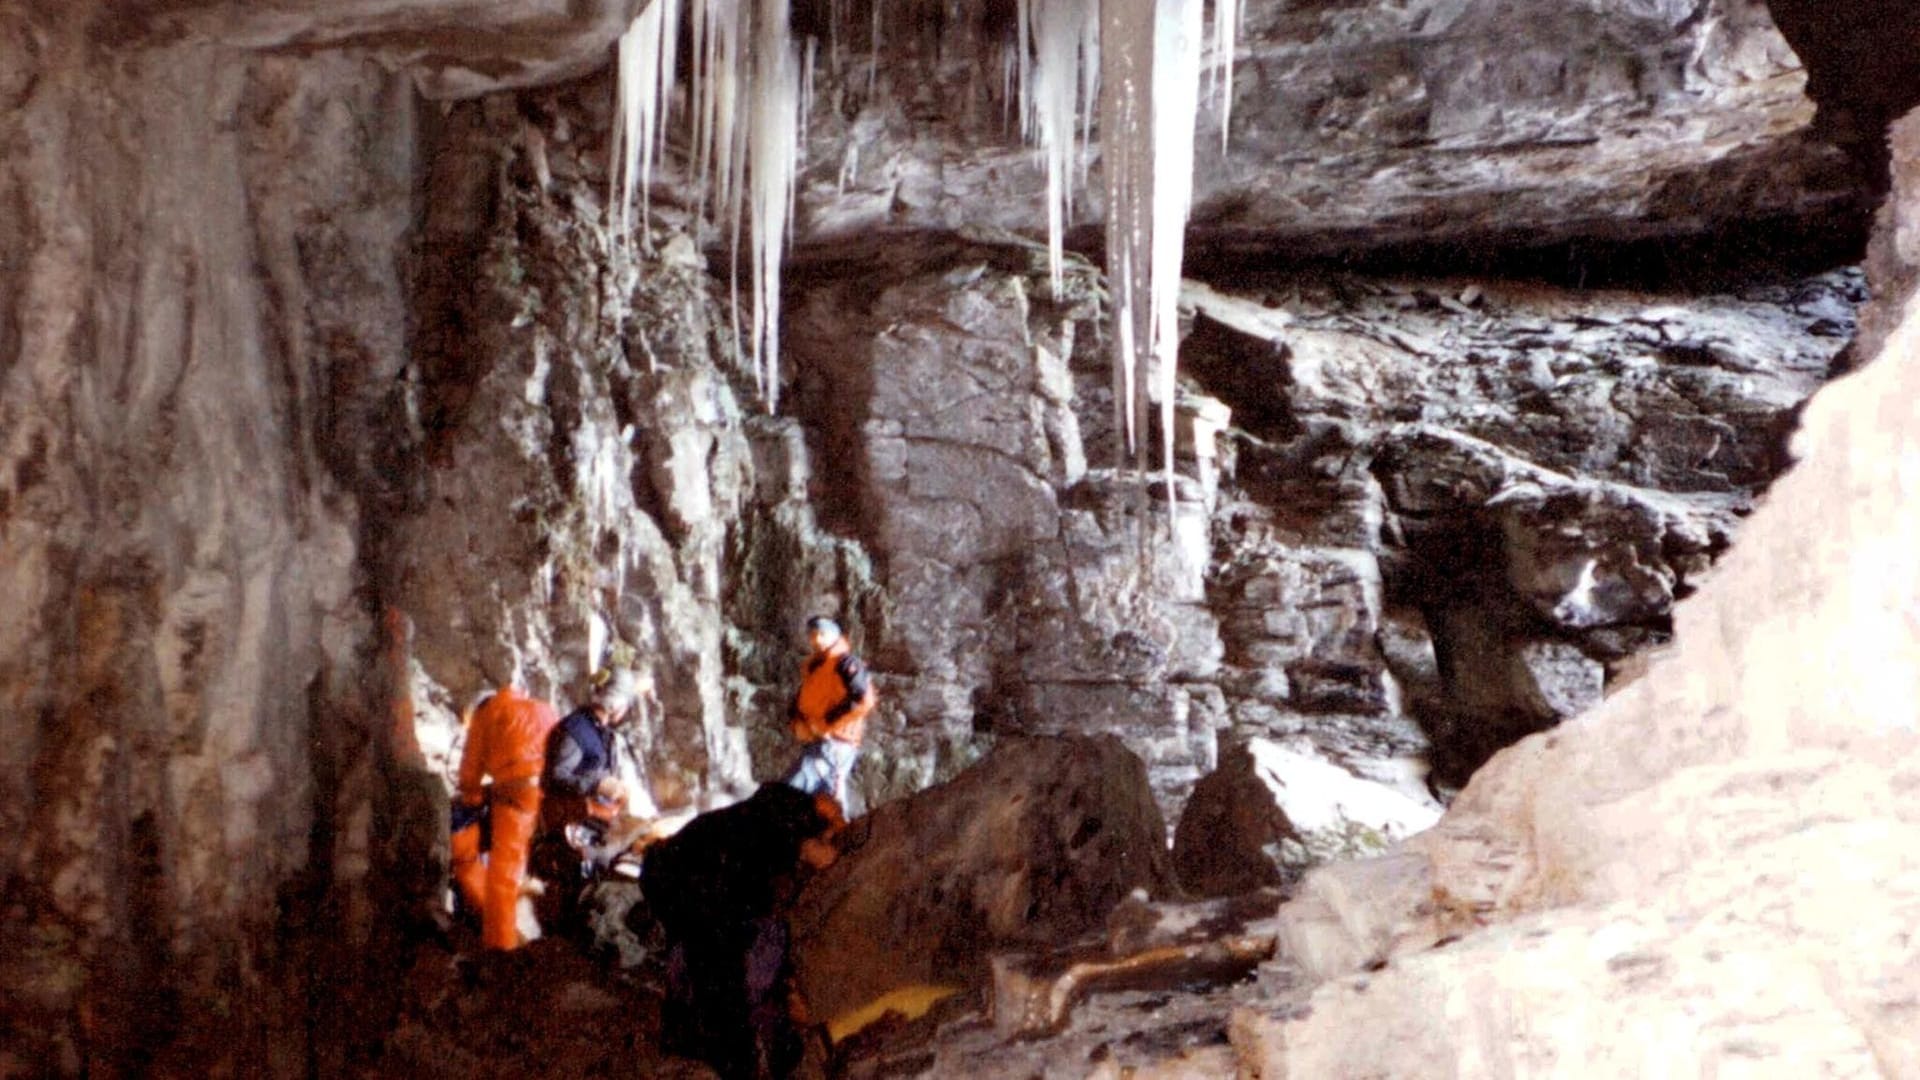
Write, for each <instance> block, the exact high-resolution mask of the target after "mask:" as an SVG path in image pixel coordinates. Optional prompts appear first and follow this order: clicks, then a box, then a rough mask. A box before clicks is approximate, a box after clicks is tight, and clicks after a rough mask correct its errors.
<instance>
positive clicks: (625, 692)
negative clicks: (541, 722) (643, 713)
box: [541, 669, 652, 833]
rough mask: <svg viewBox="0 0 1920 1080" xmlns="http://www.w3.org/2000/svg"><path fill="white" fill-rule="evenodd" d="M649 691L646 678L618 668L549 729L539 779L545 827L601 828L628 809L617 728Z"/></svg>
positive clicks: (628, 797)
mask: <svg viewBox="0 0 1920 1080" xmlns="http://www.w3.org/2000/svg"><path fill="white" fill-rule="evenodd" d="M651 691H652V686H651V685H650V684H649V683H647V682H646V681H645V680H643V679H639V678H636V677H635V676H634V674H633V673H632V672H630V671H626V670H624V669H616V670H614V671H612V672H610V673H609V674H608V675H607V676H606V677H605V678H604V679H602V680H601V681H600V683H599V685H598V686H596V687H594V690H593V694H592V696H590V697H589V698H588V699H587V703H586V704H585V705H582V706H581V707H579V708H578V709H575V710H574V711H573V712H571V713H568V714H567V716H566V718H565V719H563V720H561V721H560V723H559V725H558V726H556V727H555V728H554V729H553V735H552V736H551V738H550V739H549V741H548V743H547V767H546V774H545V775H544V776H543V777H542V778H541V787H542V788H544V789H545V795H546V802H545V804H544V805H545V806H546V807H547V808H548V814H547V816H546V824H547V828H548V830H550V831H558V830H561V829H564V828H566V827H567V826H568V825H572V824H576V823H584V824H587V825H588V826H589V827H591V828H593V830H594V831H595V832H596V833H598V832H602V831H604V829H605V826H606V824H607V823H608V822H611V821H612V820H613V819H614V818H616V817H617V816H619V814H620V812H621V811H622V810H623V809H626V807H627V804H628V802H629V800H630V799H631V798H632V797H633V796H634V795H635V794H636V793H635V792H632V791H629V790H628V788H627V785H626V783H625V782H624V781H623V780H621V779H620V756H621V746H620V729H621V728H622V727H624V726H625V725H626V723H627V720H628V718H629V717H631V716H632V715H633V714H634V712H635V710H636V708H637V707H638V705H639V702H640V699H641V698H642V697H650V696H651Z"/></svg>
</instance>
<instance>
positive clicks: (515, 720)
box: [453, 686, 560, 949]
mask: <svg viewBox="0 0 1920 1080" xmlns="http://www.w3.org/2000/svg"><path fill="white" fill-rule="evenodd" d="M559 721H560V718H559V717H558V716H556V715H555V714H554V711H553V706H551V705H549V704H547V703H546V702H544V701H538V700H536V699H534V698H531V697H528V696H527V695H526V694H524V693H522V692H520V691H519V690H518V689H516V688H514V687H510V686H506V687H501V688H500V689H499V690H498V691H495V692H494V694H493V696H491V697H489V698H487V699H486V700H485V701H483V702H481V703H480V705H479V707H478V708H476V709H475V710H474V711H473V720H472V721H471V722H470V723H469V724H468V726H467V745H466V749H465V751H463V752H462V753H461V755H460V781H459V788H458V792H457V796H458V798H459V801H460V803H461V804H462V805H463V806H467V807H478V806H480V805H481V804H482V803H485V804H486V805H487V814H488V817H489V818H490V819H491V827H492V833H493V843H492V847H491V849H490V850H489V851H488V853H487V858H486V864H485V865H484V866H483V865H481V861H480V824H479V822H478V821H475V822H473V823H472V824H469V825H467V826H466V827H464V828H461V829H459V830H458V831H456V832H455V833H454V834H453V879H454V882H455V883H456V884H457V885H458V886H459V889H460V895H461V897H462V898H463V899H464V900H465V901H466V902H467V904H469V905H470V906H472V907H474V908H476V909H478V910H479V912H480V941H481V944H482V945H484V946H485V947H487V948H489V949H517V948H519V947H520V944H521V942H520V932H519V928H518V927H517V926H516V925H515V920H514V914H515V909H516V908H517V906H518V904H519V901H520V880H521V878H522V877H524V876H525V874H526V870H527V852H528V849H529V848H530V847H531V846H532V843H533V833H534V827H535V825H536V824H537V823H538V821H539V818H540V770H541V767H542V766H543V765H544V764H545V762H546V753H547V735H548V733H549V732H550V731H552V729H553V726H554V725H555V724H557V723H559ZM485 777H491V778H492V780H493V783H491V784H486V785H483V784H482V783H481V780H482V778H485Z"/></svg>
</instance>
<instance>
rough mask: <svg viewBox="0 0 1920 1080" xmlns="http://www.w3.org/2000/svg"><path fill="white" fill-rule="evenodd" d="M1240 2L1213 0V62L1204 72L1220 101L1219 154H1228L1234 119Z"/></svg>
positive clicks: (1241, 9) (1241, 8)
mask: <svg viewBox="0 0 1920 1080" xmlns="http://www.w3.org/2000/svg"><path fill="white" fill-rule="evenodd" d="M1245 10H1246V9H1245V8H1244V7H1242V6H1241V0H1213V28H1212V33H1211V34H1209V35H1208V36H1209V37H1210V38H1211V39H1212V42H1213V58H1212V62H1211V63H1209V64H1208V65H1207V71H1208V74H1209V76H1210V79H1209V81H1210V82H1211V83H1212V89H1213V92H1214V93H1216V94H1217V95H1219V98H1220V152H1221V153H1223V154H1224V153H1226V151H1227V131H1228V128H1229V126H1230V121H1231V120H1232V119H1233V57H1234V50H1235V49H1236V48H1237V47H1238V46H1237V44H1236V42H1237V39H1238V38H1239V36H1240V15H1241V12H1243V11H1245Z"/></svg>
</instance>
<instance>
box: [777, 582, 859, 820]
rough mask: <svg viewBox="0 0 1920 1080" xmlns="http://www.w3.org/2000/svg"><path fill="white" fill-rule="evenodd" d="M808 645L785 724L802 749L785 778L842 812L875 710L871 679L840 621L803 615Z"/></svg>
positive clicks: (791, 783)
mask: <svg viewBox="0 0 1920 1080" xmlns="http://www.w3.org/2000/svg"><path fill="white" fill-rule="evenodd" d="M807 644H808V646H809V647H810V649H811V655H810V656H808V657H807V659H806V662H805V663H804V664H802V665H801V667H800V689H799V690H798V691H797V692H796V693H795V694H794V695H793V704H792V705H791V706H790V707H789V708H788V709H787V724H788V726H789V727H790V728H791V729H792V731H793V737H794V738H796V739H798V740H799V741H800V742H801V743H802V744H803V746H804V749H803V750H802V751H801V755H800V762H799V764H798V765H796V766H795V767H794V769H793V771H792V772H791V773H789V774H788V775H787V780H786V782H787V783H788V784H790V785H792V786H793V787H796V788H799V789H800V790H801V791H804V792H807V793H808V794H813V795H818V794H826V795H831V796H833V797H834V799H835V800H836V801H838V802H839V804H840V806H841V809H842V810H843V811H844V810H845V808H846V805H847V777H848V776H849V775H851V774H852V773H853V764H854V761H855V760H856V759H858V758H859V756H860V738H861V736H862V735H864V734H865V733H866V729H867V714H868V713H870V712H872V711H873V702H874V691H873V680H872V677H871V676H869V675H868V674H867V666H866V665H865V664H863V663H861V662H860V658H859V657H857V656H855V655H854V654H853V649H852V647H851V646H849V645H848V644H847V638H846V635H845V634H843V633H841V632H840V624H839V623H837V622H835V621H833V620H832V619H830V618H828V617H826V616H825V615H815V616H814V617H812V618H811V619H808V620H807Z"/></svg>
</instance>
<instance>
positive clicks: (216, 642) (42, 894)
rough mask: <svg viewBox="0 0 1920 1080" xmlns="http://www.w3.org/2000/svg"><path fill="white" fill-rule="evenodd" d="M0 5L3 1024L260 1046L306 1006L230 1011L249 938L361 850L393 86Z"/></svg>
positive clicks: (407, 197) (67, 1044)
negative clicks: (360, 773)
mask: <svg viewBox="0 0 1920 1080" xmlns="http://www.w3.org/2000/svg"><path fill="white" fill-rule="evenodd" d="M0 23H4V25H5V30H4V32H0V68H3V69H5V70H6V71H7V72H8V76H7V83H8V85H7V87H6V90H5V96H6V108H5V117H4V119H3V120H0V144H4V158H5V161H6V167H5V168H4V169H0V207H4V208H5V211H4V213H0V243H4V245H5V247H6V250H7V251H8V252H9V255H8V263H7V269H6V272H5V274H4V275H0V310H4V312H5V313H6V314H5V315H4V316H0V325H4V327H5V329H4V331H0V358H4V359H0V363H4V371H3V375H0V378H3V379H4V382H3V383H0V417H4V420H3V421H0V428H4V431H5V436H4V438H5V451H4V458H0V566H4V567H5V571H4V574H5V581H6V586H5V590H4V595H5V606H6V608H7V612H8V614H7V617H6V619H5V620H4V628H3V629H0V702H4V705H3V706H0V744H4V746H5V747H6V749H5V755H6V757H5V767H6V768H7V770H8V772H9V775H10V776H11V777H13V781H12V782H10V783H9V784H8V785H7V790H6V794H5V796H4V797H0V821H4V830H5V832H6V834H7V835H8V836H9V837H11V838H14V839H15V841H16V842H15V843H14V844H11V845H10V846H9V850H8V852H7V855H6V859H5V862H4V871H0V872H3V873H4V889H3V894H4V897H5V904H6V913H5V918H4V919H3V920H0V934H3V935H4V941H5V944H4V949H3V950H0V951H4V952H5V953H6V955H7V956H8V957H9V961H8V963H7V964H6V973H5V975H4V976H0V982H3V983H4V988H3V989H0V994H4V996H5V998H6V1000H7V1001H8V1004H9V1007H8V1008H7V1009H5V1010H4V1012H5V1014H6V1016H7V1020H6V1021H5V1023H6V1026H7V1029H8V1030H7V1032H6V1034H7V1038H8V1042H9V1044H10V1046H19V1047H21V1048H22V1050H23V1051H24V1057H25V1060H27V1061H38V1062H42V1063H45V1064H46V1065H47V1066H48V1067H49V1068H52V1069H54V1070H55V1071H60V1072H74V1071H83V1070H86V1069H89V1068H108V1067H110V1064H111V1063H112V1062H113V1057H112V1054H114V1053H123V1054H127V1055H131V1056H129V1057H126V1058H123V1059H121V1061H120V1063H121V1064H126V1063H129V1062H133V1063H138V1062H141V1061H143V1060H145V1058H144V1057H143V1056H142V1055H145V1054H146V1053H147V1052H148V1051H149V1050H153V1049H156V1048H160V1047H165V1046H174V1047H181V1046H191V1047H197V1048H198V1049H200V1050H203V1051H204V1050H207V1049H209V1048H211V1047H216V1046H220V1045H223V1044H224V1043H225V1042H226V1041H227V1040H237V1041H238V1044H239V1045H240V1046H242V1047H244V1048H245V1050H244V1053H245V1054H246V1055H247V1056H249V1057H251V1058H253V1059H255V1060H262V1061H265V1060H268V1057H267V1047H268V1042H267V1040H265V1039H264V1038H263V1034H262V1028H263V1027H265V1026H268V1025H271V1024H274V1023H284V1022H292V1018H293V1017H294V1016H296V1015H298V1013H299V1012H300V1011H301V1010H300V1008H299V1007H298V1006H297V1005H296V1003H294V1002H292V1001H290V1000H288V999H287V998H285V997H278V998H275V997H269V998H268V1000H269V1001H272V1002H274V1003H275V1004H274V1005H273V1007H271V1008H268V1009H265V1010H263V1011H261V1012H260V1013H258V1014H254V1013H253V1004H252V1002H251V1000H250V999H255V996H256V995H258V994H260V993H262V992H267V993H269V994H271V993H272V992H273V990H274V988H275V987H276V986H277V985H278V984H276V983H275V982H274V981H273V975H272V973H273V972H275V971H276V970H277V969H279V968H281V967H283V966H284V965H283V964H282V962H283V961H285V960H286V959H287V957H286V955H285V954H284V953H283V952H282V951H281V949H280V946H279V945H277V944H276V942H277V940H278V938H279V935H278V933H277V932H276V930H275V924H276V923H278V922H279V921H280V920H281V919H283V918H285V917H287V916H288V914H289V912H290V911H291V910H293V909H296V908H300V907H302V905H303V896H304V894H305V893H306V891H307V889H308V886H309V884H310V883H313V882H314V881H315V880H316V879H318V880H320V881H324V880H325V879H327V878H328V877H334V876H337V877H340V878H351V877H354V876H357V875H364V874H365V873H366V871H367V862H366V858H365V851H366V843H367V838H366V836H365V829H366V820H365V817H364V814H361V815H360V816H358V817H356V816H355V815H354V813H353V812H352V811H350V810H349V809H348V806H347V805H345V804H343V803H342V801H341V798H342V795H343V792H344V791H345V790H346V789H347V788H348V787H350V786H351V783H352V781H351V780H349V779H348V777H347V775H346V774H347V770H348V762H350V761H351V760H352V759H354V758H355V757H356V756H358V754H357V751H356V750H355V748H354V747H355V744H356V743H364V742H365V741H366V739H367V738H368V737H369V735H368V734H367V727H368V718H369V716H370V715H374V713H373V709H374V707H375V706H374V703H373V702H372V701H370V700H369V694H368V689H367V687H366V676H365V670H366V666H367V665H366V659H365V657H364V655H363V653H362V650H363V647H364V646H365V645H366V643H367V639H368V634H369V626H370V622H369V620H368V618H367V617H366V612H365V610H364V608H363V606H362V604H361V602H360V600H359V598H358V597H357V596H356V593H355V589H356V586H357V584H358V583H359V582H358V575H357V572H356V565H355V564H356V560H357V558H358V556H359V527H360V521H361V517H362V514H363V513H365V512H366V511H367V510H368V509H369V506H370V503H369V496H372V497H373V498H374V499H376V500H377V497H378V492H379V489H380V483H379V470H380V464H379V463H378V461H377V460H375V457H374V455H373V454H372V453H371V452H370V449H369V447H370V441H369V439H368V438H367V436H368V435H369V434H371V433H373V432H374V431H376V430H377V428H378V425H379V424H380V423H382V422H384V421H385V419H386V413H385V408H386V395H387V392H388V391H387V388H388V387H389V386H391V385H392V380H393V379H394V378H395V377H396V375H397V374H398V372H399V371H400V370H401V367H402V365H403V364H404V362H405V359H406V326H407V319H408V315H407V309H406V305H405V302H404V292H403V290H402V287H401V282H402V269H401V259H402V257H403V254H404V251H405V245H406V243H407V241H408V234H409V229H410V227H411V221H412V197H413V196H412V184H413V172H414V167H415V162H414V149H415V147H414V130H415V129H414V125H415V108H414V105H415V100H416V99H415V97H414V94H413V91H412V88H411V87H410V86H409V85H408V83H407V81H406V80H405V79H403V78H399V77H396V76H394V75H392V74H390V73H388V72H386V71H384V70H382V69H380V68H379V67H377V66H375V65H372V64H369V63H367V62H364V61H361V60H357V59H354V58H350V57H344V56H329V57H324V58H315V59H306V60H296V59H290V58H289V59H281V58H271V57H258V56H253V55H248V54H243V53H238V52H235V51H232V50H229V49H226V48H223V47H220V46H216V45H210V44H206V43H203V42H193V41H185V42H181V43H178V44H176V45H172V46H168V47H164V48H154V49H148V50H141V51H137V52H119V51H115V50H113V49H111V48H105V47H102V46H101V45H100V43H99V41H98V40H97V39H95V38H93V37H91V36H90V35H89V32H88V31H89V27H88V25H87V23H86V20H84V19H78V18H76V19H71V20H69V19H65V18H46V19H40V18H36V17H34V16H33V15H32V13H31V12H28V11H25V10H23V9H22V8H20V7H18V6H15V7H10V8H9V10H8V12H7V13H6V15H5V16H0ZM365 798H366V795H365V793H364V792H363V793H362V795H361V799H360V803H361V806H362V808H364V805H365ZM243 1014H250V1015H257V1016H258V1017H259V1018H260V1019H259V1020H258V1021H257V1022H255V1023H251V1024H242V1025H238V1030H237V1031H236V1030H234V1025H231V1024H228V1023H224V1022H222V1020H221V1018H222V1017H231V1016H235V1015H243ZM276 1017H278V1019H276ZM16 1040H17V1041H16ZM274 1045H276V1046H284V1045H291V1046H293V1047H295V1049H296V1052H297V1047H298V1042H297V1041H293V1042H291V1043H288V1042H285V1041H282V1042H277V1043H275V1044H274ZM147 1063H148V1064H149V1065H153V1066H154V1067H158V1065H157V1064H155V1063H154V1062H151V1061H149V1062H147Z"/></svg>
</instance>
